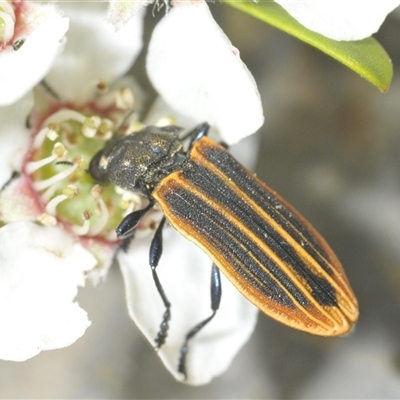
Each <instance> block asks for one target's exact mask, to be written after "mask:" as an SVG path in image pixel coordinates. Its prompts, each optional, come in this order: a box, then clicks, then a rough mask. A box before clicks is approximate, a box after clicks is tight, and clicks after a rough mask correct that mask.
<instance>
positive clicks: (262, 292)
mask: <svg viewBox="0 0 400 400" xmlns="http://www.w3.org/2000/svg"><path fill="white" fill-rule="evenodd" d="M208 130H209V125H208V124H206V123H204V124H201V125H199V126H198V127H196V128H195V129H194V130H193V131H192V132H190V133H189V134H188V135H186V137H185V138H180V137H179V135H180V133H181V132H182V129H181V128H179V127H176V126H168V127H163V128H157V127H147V128H145V129H143V130H141V131H140V132H136V133H133V134H130V135H127V136H115V137H114V138H113V139H111V140H110V141H109V142H108V143H107V144H106V146H105V147H104V149H103V150H101V151H100V152H99V153H97V154H96V155H95V157H94V158H93V159H92V161H91V163H90V166H89V171H90V173H91V174H92V176H93V177H94V179H96V180H98V181H100V182H113V183H114V184H116V185H117V186H120V187H122V188H123V189H127V190H132V191H136V192H140V193H141V194H143V195H145V196H147V198H148V199H149V205H148V206H147V207H146V208H145V209H143V210H139V211H135V212H133V213H131V214H129V215H128V216H126V217H125V218H124V220H123V221H122V222H121V223H120V225H119V226H118V227H117V229H116V232H117V236H118V237H119V238H121V239H124V240H125V243H123V246H124V245H125V246H126V245H127V243H128V240H129V239H130V237H131V236H132V235H133V234H134V231H135V228H136V226H137V224H138V222H139V221H140V219H141V218H142V217H143V215H145V214H146V213H147V211H149V210H150V209H151V208H152V207H153V206H154V204H155V202H157V203H158V205H159V206H160V207H161V209H162V211H163V213H164V218H163V219H162V221H161V223H160V225H159V227H158V228H157V230H156V233H155V235H154V238H153V241H152V244H151V247H150V262H149V263H150V266H151V268H152V272H153V278H154V280H155V283H156V286H157V289H158V292H159V293H160V295H161V297H162V300H163V302H164V305H165V308H166V311H165V313H164V317H163V321H162V323H161V325H160V331H159V333H158V335H157V337H156V339H155V342H156V347H160V346H161V345H162V344H163V343H164V342H165V339H166V337H167V331H168V321H169V319H170V307H171V305H170V302H169V301H168V298H167V296H166V294H165V293H164V290H163V288H162V285H161V283H160V281H159V279H158V276H157V272H156V267H157V265H158V262H159V259H160V256H161V253H162V229H163V227H164V223H165V220H167V221H168V222H169V223H170V224H171V225H172V226H173V227H174V228H175V229H176V230H178V231H179V232H180V233H181V234H182V235H184V236H185V237H186V238H187V239H189V240H191V241H192V242H194V243H195V244H197V245H198V246H199V247H200V248H201V249H203V250H204V251H205V252H206V253H207V254H208V256H209V257H210V258H211V260H212V263H213V264H212V265H213V266H212V278H211V309H212V314H211V315H210V317H209V318H207V319H206V320H204V321H201V322H200V323H199V324H198V325H196V326H195V327H194V328H193V329H192V330H191V331H189V332H188V334H187V335H186V339H185V341H184V344H183V346H182V349H181V356H180V360H179V367H178V369H179V371H180V372H182V373H183V374H184V375H185V376H186V364H185V360H186V353H187V345H188V341H189V340H190V339H191V338H192V337H193V336H194V335H195V334H196V333H197V332H198V331H199V330H200V329H201V328H203V327H204V326H205V325H206V324H207V323H208V322H209V321H210V320H211V319H212V318H213V317H214V315H215V313H216V311H217V309H218V307H219V303H220V298H221V284H220V278H219V270H221V271H222V272H223V273H224V274H225V275H226V276H227V278H228V279H229V280H230V281H231V282H232V283H233V284H234V285H235V286H236V288H237V289H238V290H239V291H240V292H241V293H242V294H243V295H244V296H245V297H246V298H247V299H248V300H250V301H251V302H252V303H254V304H255V305H256V306H257V307H258V308H259V309H260V310H261V311H263V312H264V313H265V314H267V315H269V316H271V317H272V318H275V319H276V320H278V321H280V322H282V323H284V324H286V325H289V326H291V327H293V328H296V329H299V330H302V331H306V332H309V333H313V334H316V335H322V336H336V335H341V334H345V333H347V332H349V331H350V329H351V327H352V325H353V323H354V322H355V321H356V320H357V318H358V306H357V300H356V298H355V296H354V294H353V292H352V290H351V288H350V286H349V282H348V280H347V278H346V276H345V273H344V271H343V268H342V266H341V264H340V262H339V260H338V259H337V257H336V256H335V254H334V253H333V251H332V250H331V248H330V247H329V246H328V244H327V243H326V242H325V240H324V239H323V238H322V237H321V236H320V234H319V233H318V232H317V231H316V230H315V229H314V228H313V227H312V226H311V224H310V223H309V222H308V221H307V220H306V219H305V218H304V217H303V216H302V215H300V214H299V212H298V211H296V210H295V209H294V208H293V207H292V206H291V205H290V204H288V203H287V202H286V201H285V200H284V199H283V198H281V197H280V196H279V195H278V194H277V193H276V192H275V191H274V190H272V189H270V188H269V187H268V186H267V185H265V184H264V183H263V182H261V181H260V180H259V179H258V178H257V177H256V176H255V175H254V174H253V173H251V172H249V171H248V170H247V169H246V168H245V167H243V166H242V165H241V164H240V163H239V162H238V161H236V159H235V158H234V157H232V155H230V153H229V152H228V151H227V150H226V149H225V148H224V147H223V146H221V145H219V144H217V143H216V142H214V141H212V140H211V139H209V138H208V137H207V132H208ZM185 139H190V145H189V149H188V150H185V148H184V143H185Z"/></svg>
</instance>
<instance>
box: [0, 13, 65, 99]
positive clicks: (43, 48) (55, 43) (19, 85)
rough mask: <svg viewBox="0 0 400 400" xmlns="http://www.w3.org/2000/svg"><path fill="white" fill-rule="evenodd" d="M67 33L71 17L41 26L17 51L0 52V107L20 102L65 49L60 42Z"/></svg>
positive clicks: (57, 19) (47, 21) (11, 49)
mask: <svg viewBox="0 0 400 400" xmlns="http://www.w3.org/2000/svg"><path fill="white" fill-rule="evenodd" d="M67 30H68V18H60V17H58V18H52V19H50V20H46V21H44V22H43V23H41V24H40V25H39V26H38V27H37V28H36V29H35V30H34V31H33V32H32V33H30V34H29V35H28V36H27V37H26V38H25V42H24V43H23V45H22V46H21V47H20V48H19V49H18V50H14V49H13V48H12V47H7V48H5V49H4V50H2V51H1V52H0V105H3V106H4V105H9V104H12V103H14V102H16V101H17V100H19V99H20V98H21V97H22V96H23V95H24V94H25V93H26V92H27V91H28V90H30V89H31V88H32V87H33V86H34V85H36V84H37V83H38V82H39V81H40V80H41V79H43V77H44V76H45V75H46V73H47V72H48V71H49V69H50V67H51V65H52V64H53V61H54V59H55V57H56V56H57V55H58V54H59V53H60V51H61V50H62V48H63V43H62V41H61V39H62V38H63V37H64V35H65V33H66V32H67Z"/></svg>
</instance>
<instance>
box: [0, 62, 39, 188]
mask: <svg viewBox="0 0 400 400" xmlns="http://www.w3.org/2000/svg"><path fill="white" fill-rule="evenodd" d="M0 68H1V67H0ZM0 86H1V84H0ZM0 96H1V94H0ZM32 106H33V98H32V95H31V94H27V95H26V96H25V97H23V98H22V99H21V100H19V101H18V102H17V103H15V104H13V105H11V106H7V107H0V121H1V123H0V188H1V187H2V186H3V185H4V183H5V182H7V180H8V179H9V178H10V176H11V174H12V172H13V171H19V170H20V167H21V163H22V158H23V157H24V155H25V154H26V151H27V150H28V144H29V141H30V136H29V130H28V129H27V128H26V118H27V116H28V114H29V112H30V110H31V108H32Z"/></svg>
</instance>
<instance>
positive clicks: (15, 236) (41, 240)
mask: <svg viewBox="0 0 400 400" xmlns="http://www.w3.org/2000/svg"><path fill="white" fill-rule="evenodd" d="M0 245H1V248H0V257H1V263H0V321H1V329H0V358H2V359H6V360H12V361H24V360H26V359H28V358H31V357H33V356H35V355H36V354H38V353H39V352H41V351H42V350H51V349H57V348H61V347H66V346H69V345H71V344H72V343H74V342H75V341H76V340H77V339H78V338H79V337H81V336H82V335H83V334H84V332H85V330H86V328H87V327H88V326H89V325H90V322H89V320H88V319H87V315H86V312H85V311H84V310H82V309H81V308H80V307H79V305H78V304H77V303H74V302H73V300H74V298H75V296H76V294H77V287H78V286H83V285H84V273H85V271H87V270H89V269H91V268H93V267H94V265H95V264H96V260H95V258H94V257H93V256H92V255H91V254H90V253H89V252H88V251H86V250H85V249H84V248H83V247H82V246H81V245H80V244H78V243H76V242H74V240H73V239H72V238H71V237H70V236H68V235H67V233H65V232H64V231H62V230H61V229H59V228H50V227H42V226H38V225H36V224H33V223H30V222H16V223H11V224H8V225H5V226H4V227H2V228H1V229H0Z"/></svg>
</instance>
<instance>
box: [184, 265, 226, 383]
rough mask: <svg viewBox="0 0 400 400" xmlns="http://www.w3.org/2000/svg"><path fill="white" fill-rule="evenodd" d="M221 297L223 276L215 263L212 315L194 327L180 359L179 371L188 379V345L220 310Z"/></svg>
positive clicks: (213, 266)
mask: <svg viewBox="0 0 400 400" xmlns="http://www.w3.org/2000/svg"><path fill="white" fill-rule="evenodd" d="M221 295H222V288H221V276H220V273H219V269H218V267H217V266H216V265H215V264H214V263H213V265H212V269H211V310H212V314H211V315H210V316H209V317H208V318H206V319H205V320H203V321H201V322H200V323H198V324H197V325H196V326H194V327H193V328H192V329H191V330H190V331H189V332H188V333H187V335H186V338H185V342H184V343H183V346H182V347H181V356H180V358H179V364H178V371H179V372H180V373H181V374H183V375H184V376H185V379H186V378H187V372H186V357H187V353H188V343H189V340H190V339H191V338H192V337H193V336H194V335H196V333H198V332H199V331H200V330H201V329H202V328H204V326H206V325H207V324H208V323H209V322H210V321H211V320H212V319H213V318H214V316H215V314H216V313H217V310H218V309H219V305H220V303H221Z"/></svg>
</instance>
